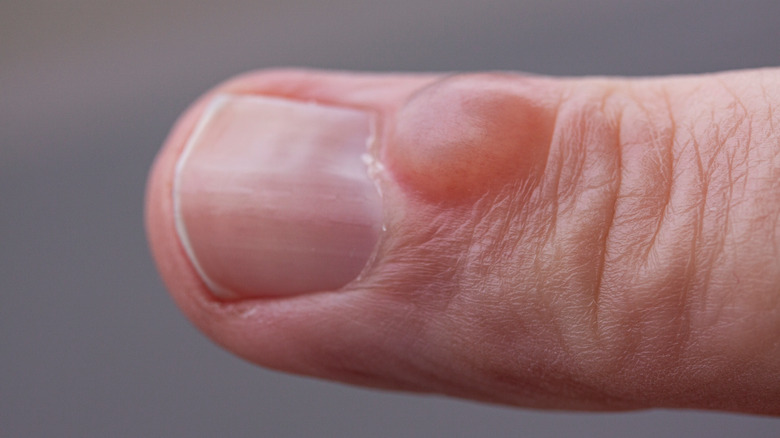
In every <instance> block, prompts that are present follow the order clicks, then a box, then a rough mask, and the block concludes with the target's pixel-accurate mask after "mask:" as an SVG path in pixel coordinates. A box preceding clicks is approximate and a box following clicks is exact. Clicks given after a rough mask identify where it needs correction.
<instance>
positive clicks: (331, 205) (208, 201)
mask: <svg viewBox="0 0 780 438" xmlns="http://www.w3.org/2000/svg"><path fill="white" fill-rule="evenodd" d="M372 141H373V119H372V115H371V114H370V113H368V112H365V111H360V110H356V109H350V108H342V107H335V106H326V105H319V104H313V103H304V102H300V101H294V100H288V99H280V98H269V97H260V96H245V95H219V96H217V97H216V98H214V100H213V101H212V102H211V104H210V105H209V106H208V108H207V109H206V110H205V111H204V113H203V116H202V117H201V120H200V122H199V123H198V125H197V127H196V128H195V130H194V132H193V134H192V135H191V137H190V139H189V141H188V143H187V144H186V146H185V148H184V151H183V152H182V155H181V157H180V158H179V162H178V163H177V166H176V174H175V177H174V185H173V202H174V214H175V220H176V229H177V232H178V234H179V238H180V240H181V243H182V246H183V247H184V249H185V252H186V253H187V255H188V257H189V259H190V261H191V262H192V264H193V266H194V267H195V269H196V270H197V272H198V273H199V274H200V276H201V278H202V280H203V281H204V283H205V284H206V285H207V286H208V287H209V288H210V289H211V290H212V292H213V293H214V294H215V295H216V296H218V297H222V298H236V297H252V296H280V295H293V294H302V293H308V292H316V291H329V290H337V289H339V288H341V287H343V286H345V285H346V284H348V283H350V282H351V281H352V280H354V279H355V278H356V277H358V276H359V275H360V273H361V271H362V270H363V269H364V267H365V266H366V263H367V262H368V261H369V259H370V258H371V256H372V254H373V251H374V249H375V247H376V244H377V241H378V239H379V235H380V232H381V228H382V216H381V199H380V196H379V193H378V191H377V189H376V186H375V184H374V182H373V181H372V180H371V178H369V176H368V169H367V166H366V156H367V153H368V146H369V143H370V142H372Z"/></svg>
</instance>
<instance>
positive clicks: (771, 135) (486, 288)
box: [147, 69, 780, 415]
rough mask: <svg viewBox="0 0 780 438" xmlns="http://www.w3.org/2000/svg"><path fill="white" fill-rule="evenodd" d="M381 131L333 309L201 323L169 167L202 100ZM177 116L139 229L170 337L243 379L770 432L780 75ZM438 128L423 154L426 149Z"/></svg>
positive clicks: (284, 81) (778, 371)
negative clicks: (180, 325)
mask: <svg viewBox="0 0 780 438" xmlns="http://www.w3.org/2000/svg"><path fill="white" fill-rule="evenodd" d="M215 92H230V93H243V94H261V95H272V96H280V97H289V98H293V99H298V100H302V101H317V102H320V103H323V104H331V105H338V106H345V107H351V108H358V109H365V110H369V111H372V112H374V113H375V114H377V118H378V122H379V124H378V129H379V137H378V138H379V141H378V143H377V145H376V147H375V150H373V151H372V152H373V153H374V154H375V155H376V156H377V157H379V158H380V160H381V161H382V162H383V163H384V164H385V165H386V167H387V171H386V172H384V173H382V174H381V175H380V185H381V189H382V193H383V199H384V203H385V226H386V228H387V231H386V232H385V234H384V235H383V237H382V238H381V241H380V244H379V247H378V248H377V254H376V257H375V258H374V261H373V262H372V263H370V264H369V266H367V267H366V269H365V271H364V272H363V274H362V275H361V276H360V277H359V278H358V279H356V280H355V281H354V282H353V283H351V284H349V285H347V286H346V287H345V288H344V289H342V290H338V291H322V292H319V293H314V294H306V295H301V296H294V297H286V298H272V297H269V298H257V299H246V300H239V301H230V302H227V301H219V300H217V299H215V298H214V297H213V295H212V294H211V293H210V292H209V291H208V290H207V288H206V287H205V285H204V284H203V283H202V281H201V280H200V279H199V278H198V276H197V274H196V272H195V271H194V269H193V267H192V266H191V265H190V263H189V262H188V259H187V257H186V255H185V254H184V251H183V249H182V247H181V244H180V243H179V242H178V240H177V238H176V233H175V231H174V226H173V220H172V212H171V199H170V198H171V184H172V179H173V168H174V165H175V162H176V160H177V158H178V155H179V154H180V153H181V150H182V148H183V145H184V143H185V142H186V140H187V138H188V137H189V135H190V133H191V131H192V129H193V126H194V124H195V123H196V122H197V120H198V117H199V115H200V114H201V112H202V111H203V108H204V106H205V105H206V104H207V102H208V101H209V99H210V98H211V96H212V95H213V94H212V93H215ZM212 93H210V94H207V95H205V96H204V97H203V98H202V99H201V100H199V101H198V102H197V103H196V104H195V105H194V106H193V107H192V108H191V109H190V110H188V111H187V113H185V115H184V116H183V118H182V119H181V120H180V121H179V123H178V124H177V126H176V128H175V129H174V130H173V132H172V133H171V135H170V137H169V139H168V140H167V142H166V144H165V146H164V148H163V149H162V151H161V152H160V155H159V156H158V158H157V161H156V162H155V165H154V168H153V170H152V173H151V175H150V180H149V185H148V193H147V227H148V233H149V239H150V243H151V246H152V250H153V253H154V255H155V259H156V260H157V263H158V266H159V269H160V271H161V274H162V277H163V279H164V281H165V282H166V285H167V286H168V288H169V290H170V291H171V294H172V296H173V297H174V299H175V300H176V302H177V303H178V305H179V306H180V307H181V309H182V310H183V311H184V313H185V314H187V316H188V317H189V318H190V319H191V320H192V321H193V322H194V323H195V324H196V325H197V326H198V327H199V328H200V329H201V330H203V331H204V333H205V334H206V335H208V336H209V337H211V338H212V339H213V340H214V341H215V342H217V343H219V344H221V345H223V346H225V347H226V348H228V349H229V350H231V351H233V352H235V353H236V354H238V355H240V356H242V357H244V358H246V359H247V360H250V361H252V362H255V363H257V364H260V365H262V366H266V367H270V368H274V369H279V370H284V371H289V372H293V373H300V374H305V375H311V376H317V377H321V378H326V379H332V380H339V381H343V382H348V383H353V384H358V385H366V386H373V387H381V388H388V389H395V390H404V391H419V392H434V393H442V394H448V395H452V396H456V397H463V398H470V399H475V400H481V401H486V402H493V403H504V404H511V405H517V406H526V407H534V408H553V409H582V410H624V409H638V408H647V407H670V408H696V409H717V410H730V411H740V412H751V413H759V414H771V415H779V414H780V379H778V376H780V291H779V290H778V285H780V281H779V280H780V262H779V260H780V259H778V254H777V248H778V245H777V244H778V231H780V228H778V227H779V225H778V218H780V178H778V176H780V158H778V153H779V152H780V140H778V139H779V138H780V133H779V132H778V129H780V116H779V114H780V112H776V111H774V110H773V105H776V103H777V102H780V72H779V71H777V70H772V69H767V70H756V71H745V72H733V73H723V74H717V75H706V76H691V77H668V78H660V79H634V80H627V79H617V78H615V79H607V78H585V79H551V78H544V77H533V76H522V75H513V74H504V73H501V74H492V73H487V74H469V75H454V76H446V77H445V76H439V75H356V74H348V73H322V72H308V71H297V70H286V71H269V72H260V73H252V74H249V75H246V76H243V77H239V78H236V79H234V80H232V81H229V82H227V83H225V84H223V85H221V86H219V87H217V89H216V90H215V91H213V92H212ZM442 126H443V127H446V130H445V131H443V132H437V131H436V129H433V128H436V127H442Z"/></svg>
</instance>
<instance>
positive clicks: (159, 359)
mask: <svg viewBox="0 0 780 438" xmlns="http://www.w3.org/2000/svg"><path fill="white" fill-rule="evenodd" d="M778 17H780V2H778V1H777V0H764V1H740V2H733V1H729V2H727V1H721V2H717V1H711V2H706V1H705V2H679V1H652V2H648V1H640V0H621V1H618V0H590V1H575V0H569V1H566V0H527V1H519V0H482V1H475V0H468V1H466V0H394V1H381V0H362V1H359V0H328V1H323V0H264V1H249V0H221V1H185V0H156V1H141V0H139V1H103V0H69V1H56V0H49V1H45V0H0V436H2V437H47V436H52V437H103V436H112V437H124V436H127V437H146V436H164V437H195V436H258V437H310V436H339V437H353V436H354V437H367V436H371V437H384V436H387V437H416V436H419V437H430V436H447V437H458V436H490V437H504V436H506V437H517V436H534V437H547V436H549V437H560V436H600V437H613V436H614V437H618V436H632V437H656V436H702V437H705V436H706V437H727V436H750V437H770V436H772V437H777V436H780V420H776V419H769V418H761V417H751V416H745V415H733V414H716V413H701V412H671V411H650V412H641V413H628V414H570V413H540V412H534V411H528V410H518V409H508V408H501V407H495V406H484V405H478V404H475V403H471V402H463V401H457V400H452V399H447V398H443V397H434V396H408V395H402V394H394V393H387V392H381V391H374V390H364V389H358V388H353V387H348V386H343V385H339V384H332V383H327V382H321V381H316V380H311V379H306V378H300V377H294V376H288V375H284V374H280V373H275V372H269V371H265V370H261V369H259V368H256V367H254V366H252V365H250V364H247V363H245V362H243V361H241V360H240V359H237V358H235V357H233V356H231V355H230V354H228V353H226V352H223V351H222V350H220V349H219V348H217V347H216V346H214V345H212V344H211V343H210V342H209V341H207V340H206V339H205V338H204V337H203V336H201V335H200V334H199V333H198V332H197V331H196V330H195V329H194V328H193V327H192V326H191V325H190V324H189V323H188V322H187V321H186V320H185V318H184V317H183V316H182V315H181V314H180V313H179V312H178V310H177V309H176V308H175V306H174V304H173V303H172V301H171V300H170V299H169V298H168V296H167V294H166V292H165V289H164V287H163V285H162V283H161V281H160V279H159V277H158V275H157V273H156V270H155V267H154V265H153V263H152V260H151V257H150V255H149V253H148V250H147V246H146V241H145V235H144V230H143V222H142V211H143V194H144V183H145V178H146V173H147V169H148V167H149V165H150V164H151V162H152V159H153V157H154V155H155V153H156V151H157V149H158V147H159V145H160V144H161V143H162V141H163V139H164V138H165V135H166V133H167V131H168V129H169V127H170V126H171V125H172V123H173V122H174V120H175V119H176V117H177V115H178V114H179V113H180V112H181V111H182V110H183V109H184V108H185V107H186V106H187V105H188V104H189V103H190V102H191V101H192V100H193V99H194V98H196V97H197V96H198V94H200V93H201V92H202V91H204V90H205V89H207V88H209V87H211V86H213V85H214V84H216V83H217V82H219V81H221V80H223V79H225V78H227V77H229V76H232V75H234V74H237V73H240V72H243V71H245V70H250V69H257V68H264V67H276V66H306V67H322V68H334V69H359V70H413V71H429V70H477V69H479V70H482V69H512V70H526V71H530V72H534V73H546V74H556V75H580V74H599V75H602V74H606V75H618V74H619V75H656V74H671V73H692V72H706V71H714V70H724V69H737V68H747V67H761V66H773V65H779V64H780V30H778V29H780V27H778V25H777V18H778Z"/></svg>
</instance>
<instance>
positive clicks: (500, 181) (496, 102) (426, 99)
mask: <svg viewBox="0 0 780 438" xmlns="http://www.w3.org/2000/svg"><path fill="white" fill-rule="evenodd" d="M549 88H550V85H549V81H546V80H544V81H543V80H541V79H529V78H525V77H521V76H515V75H490V74H480V75H467V76H454V77H451V78H448V79H445V80H443V81H440V82H438V83H435V84H433V85H431V86H429V87H428V88H426V89H424V90H422V91H421V92H419V93H418V94H417V95H416V96H414V97H413V98H412V99H411V100H410V101H409V102H408V103H407V104H406V105H405V106H404V108H403V109H401V111H400V112H399V113H398V116H397V120H396V123H395V126H394V130H393V132H392V134H391V138H390V142H389V144H388V148H387V149H386V150H385V152H384V158H385V160H386V161H387V162H388V163H389V165H390V168H391V170H392V171H393V173H394V175H395V176H396V179H398V180H399V182H400V183H401V184H402V185H403V186H405V187H407V188H408V189H410V190H412V191H414V192H416V193H420V194H422V195H423V196H425V197H427V198H432V199H434V200H441V201H453V200H455V201H456V200H465V199H472V198H475V197H479V196H482V195H484V194H486V193H490V192H492V191H495V190H500V189H501V188H502V187H507V186H512V187H517V186H519V185H526V184H528V183H529V182H533V181H534V180H537V179H539V177H540V176H541V174H542V172H543V170H544V166H545V161H546V157H547V151H548V148H549V144H550V139H551V137H552V130H553V124H554V120H555V118H554V114H555V111H554V108H555V105H554V104H551V102H554V99H550V93H549V91H548V90H549Z"/></svg>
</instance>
